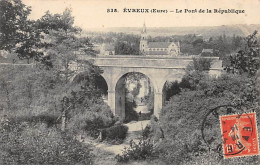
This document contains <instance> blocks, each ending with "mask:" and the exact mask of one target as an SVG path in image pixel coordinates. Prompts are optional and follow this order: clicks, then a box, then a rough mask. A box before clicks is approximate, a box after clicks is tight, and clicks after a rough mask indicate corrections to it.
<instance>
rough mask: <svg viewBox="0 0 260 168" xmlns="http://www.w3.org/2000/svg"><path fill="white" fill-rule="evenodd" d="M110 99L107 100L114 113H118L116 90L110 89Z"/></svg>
mask: <svg viewBox="0 0 260 168" xmlns="http://www.w3.org/2000/svg"><path fill="white" fill-rule="evenodd" d="M107 97H108V100H107V104H108V105H109V107H110V109H111V111H112V113H113V114H114V116H115V114H116V107H115V106H116V103H115V100H116V94H115V90H108V96H107Z"/></svg>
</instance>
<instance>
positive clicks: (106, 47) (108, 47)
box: [100, 43, 115, 55]
mask: <svg viewBox="0 0 260 168" xmlns="http://www.w3.org/2000/svg"><path fill="white" fill-rule="evenodd" d="M100 55H115V46H114V45H112V44H105V43H104V44H102V46H101V47H100Z"/></svg>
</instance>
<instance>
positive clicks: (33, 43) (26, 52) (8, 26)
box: [0, 0, 42, 63]
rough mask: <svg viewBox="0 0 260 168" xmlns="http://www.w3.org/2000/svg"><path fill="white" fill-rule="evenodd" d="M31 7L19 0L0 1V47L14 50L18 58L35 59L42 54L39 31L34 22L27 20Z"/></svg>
mask: <svg viewBox="0 0 260 168" xmlns="http://www.w3.org/2000/svg"><path fill="white" fill-rule="evenodd" d="M30 12H31V8H30V7H27V6H26V5H24V4H23V3H22V2H21V0H3V1H1V2H0V49H3V50H7V51H9V52H11V51H14V52H16V53H17V54H18V57H19V58H20V59H27V60H28V63H29V60H30V59H32V58H35V59H36V60H37V59H38V58H39V57H41V56H42V52H40V51H39V50H38V48H39V46H40V44H41V43H40V32H39V31H38V29H37V28H36V27H35V22H34V21H32V20H28V18H27V17H28V15H29V14H30Z"/></svg>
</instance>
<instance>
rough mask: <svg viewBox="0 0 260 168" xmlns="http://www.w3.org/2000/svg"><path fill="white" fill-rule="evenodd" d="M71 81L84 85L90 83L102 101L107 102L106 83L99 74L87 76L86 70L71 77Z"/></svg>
mask: <svg viewBox="0 0 260 168" xmlns="http://www.w3.org/2000/svg"><path fill="white" fill-rule="evenodd" d="M72 83H77V84H80V85H81V86H84V85H85V84H88V85H89V84H91V83H92V84H91V85H92V86H94V87H95V88H93V89H96V90H97V91H98V93H99V95H100V96H101V97H102V99H103V100H104V102H106V103H107V101H108V84H107V82H106V80H105V79H104V77H103V76H101V75H95V76H91V77H90V76H89V75H88V73H87V72H81V73H79V74H78V75H77V76H75V78H74V79H73V81H72Z"/></svg>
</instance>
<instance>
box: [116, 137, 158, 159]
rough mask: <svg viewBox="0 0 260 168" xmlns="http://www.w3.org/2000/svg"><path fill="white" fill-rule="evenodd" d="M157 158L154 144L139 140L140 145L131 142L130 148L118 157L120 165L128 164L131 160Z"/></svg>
mask: <svg viewBox="0 0 260 168" xmlns="http://www.w3.org/2000/svg"><path fill="white" fill-rule="evenodd" d="M153 156H155V151H154V148H153V144H152V143H150V140H149V139H148V140H144V139H139V142H138V143H135V142H134V141H133V140H131V141H130V146H129V147H128V148H125V149H124V151H123V154H122V155H116V160H117V162H119V163H124V162H125V163H126V162H128V161H130V160H146V159H148V158H151V157H153Z"/></svg>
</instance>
